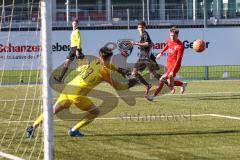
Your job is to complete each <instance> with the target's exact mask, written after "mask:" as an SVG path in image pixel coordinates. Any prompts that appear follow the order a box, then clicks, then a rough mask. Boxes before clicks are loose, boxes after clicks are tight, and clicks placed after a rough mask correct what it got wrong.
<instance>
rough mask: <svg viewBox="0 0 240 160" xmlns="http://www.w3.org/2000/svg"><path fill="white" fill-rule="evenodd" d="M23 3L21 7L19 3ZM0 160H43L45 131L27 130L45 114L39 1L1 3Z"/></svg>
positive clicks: (40, 4)
mask: <svg viewBox="0 0 240 160" xmlns="http://www.w3.org/2000/svg"><path fill="white" fill-rule="evenodd" d="M20 2H21V3H20ZM0 5H1V6H0V31H1V32H0V64H1V66H0V106H1V107H0V159H1V158H7V159H43V157H45V156H44V152H43V148H44V142H43V137H44V136H43V134H42V128H41V127H40V128H39V129H37V130H36V132H35V138H34V139H31V140H30V139H27V138H26V129H27V127H28V126H29V125H31V124H32V121H33V120H34V119H35V118H36V117H37V116H39V115H40V114H41V113H42V111H43V103H45V101H43V98H42V97H43V94H42V93H43V91H42V82H43V81H42V79H43V78H42V77H43V75H42V73H44V72H43V71H42V70H43V69H45V70H46V66H44V64H43V63H42V62H41V59H43V58H41V57H43V54H42V53H41V52H42V50H44V47H45V46H41V44H43V43H42V42H43V41H44V39H43V38H42V35H41V32H40V30H42V29H40V28H41V27H42V26H43V25H44V24H42V25H41V22H40V20H41V19H40V17H41V12H43V11H41V12H40V10H41V6H42V5H43V3H42V2H41V1H40V2H39V1H34V0H28V1H16V2H15V1H14V0H12V1H6V0H5V1H4V0H3V1H2V3H0Z"/></svg>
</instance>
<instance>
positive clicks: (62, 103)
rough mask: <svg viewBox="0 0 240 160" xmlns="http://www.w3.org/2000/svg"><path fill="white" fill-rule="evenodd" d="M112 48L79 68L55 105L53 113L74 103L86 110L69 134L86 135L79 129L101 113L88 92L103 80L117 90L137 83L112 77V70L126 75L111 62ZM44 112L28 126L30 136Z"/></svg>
mask: <svg viewBox="0 0 240 160" xmlns="http://www.w3.org/2000/svg"><path fill="white" fill-rule="evenodd" d="M112 55H113V52H112V50H110V49H108V48H106V47H103V48H101V49H100V51H99V59H97V60H94V61H92V62H91V63H90V64H88V65H84V66H82V67H81V68H80V69H79V74H78V75H77V76H76V77H75V78H74V79H73V80H72V81H70V82H69V83H68V85H67V86H66V87H65V88H64V90H63V92H62V94H61V95H60V96H59V98H58V100H57V102H56V103H55V105H54V107H53V113H54V114H56V113H58V112H59V111H61V110H63V109H67V108H69V107H70V106H71V105H72V104H74V105H75V106H76V107H77V108H79V109H81V110H84V111H86V112H87V114H86V115H85V116H84V117H83V118H82V119H81V120H80V121H79V122H78V123H77V124H76V125H75V126H73V127H72V128H71V129H70V130H69V131H68V135H69V136H73V137H81V136H84V135H83V134H82V133H81V132H79V129H80V128H81V127H83V126H85V125H87V124H89V123H91V122H92V121H93V120H94V119H95V118H96V117H97V116H98V115H99V113H100V110H99V108H98V107H97V106H96V105H95V104H93V102H92V101H91V100H90V99H89V98H88V97H87V94H88V93H89V92H90V91H91V90H92V89H93V88H94V87H96V86H97V85H98V84H100V83H101V82H102V81H106V82H108V83H109V84H110V85H111V86H113V87H114V88H115V89H117V90H125V89H128V88H130V87H132V86H133V85H135V84H136V83H137V81H136V80H135V79H130V80H128V83H119V82H117V81H115V80H113V79H112V77H111V70H113V71H117V72H119V73H121V74H123V75H124V72H125V71H124V69H121V68H117V67H115V66H114V65H111V64H110V60H111V57H112ZM42 120H43V114H42V115H40V116H39V117H38V119H37V120H36V121H35V122H34V123H33V125H32V126H30V127H28V128H27V135H28V137H29V138H30V137H32V136H33V135H34V131H35V129H36V127H38V126H39V124H41V122H42Z"/></svg>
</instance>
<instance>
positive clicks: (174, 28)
mask: <svg viewBox="0 0 240 160" xmlns="http://www.w3.org/2000/svg"><path fill="white" fill-rule="evenodd" d="M169 31H170V32H171V33H174V34H175V35H178V33H179V30H178V29H177V28H176V27H172V28H170V30H169Z"/></svg>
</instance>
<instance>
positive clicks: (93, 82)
mask: <svg viewBox="0 0 240 160" xmlns="http://www.w3.org/2000/svg"><path fill="white" fill-rule="evenodd" d="M112 70H113V71H116V67H115V66H114V65H107V66H105V65H103V64H101V63H100V61H99V60H94V61H92V62H91V63H90V64H88V65H83V66H81V67H80V68H79V69H78V72H79V74H78V75H77V76H76V77H75V78H74V79H73V80H72V81H71V82H69V83H68V84H67V86H66V88H65V89H64V91H63V92H64V94H74V95H81V96H84V95H87V94H88V93H89V92H90V91H91V90H92V89H93V88H94V87H96V86H97V85H98V84H99V83H101V82H102V81H106V82H108V83H109V84H110V85H111V86H113V87H114V88H115V89H117V90H124V89H128V88H129V85H128V84H127V83H120V82H117V81H115V80H114V79H112V76H111V71H112Z"/></svg>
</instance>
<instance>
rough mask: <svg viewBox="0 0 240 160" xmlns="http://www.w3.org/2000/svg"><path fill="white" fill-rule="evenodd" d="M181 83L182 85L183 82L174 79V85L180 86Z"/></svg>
mask: <svg viewBox="0 0 240 160" xmlns="http://www.w3.org/2000/svg"><path fill="white" fill-rule="evenodd" d="M182 85H183V82H181V81H178V80H174V86H182Z"/></svg>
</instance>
